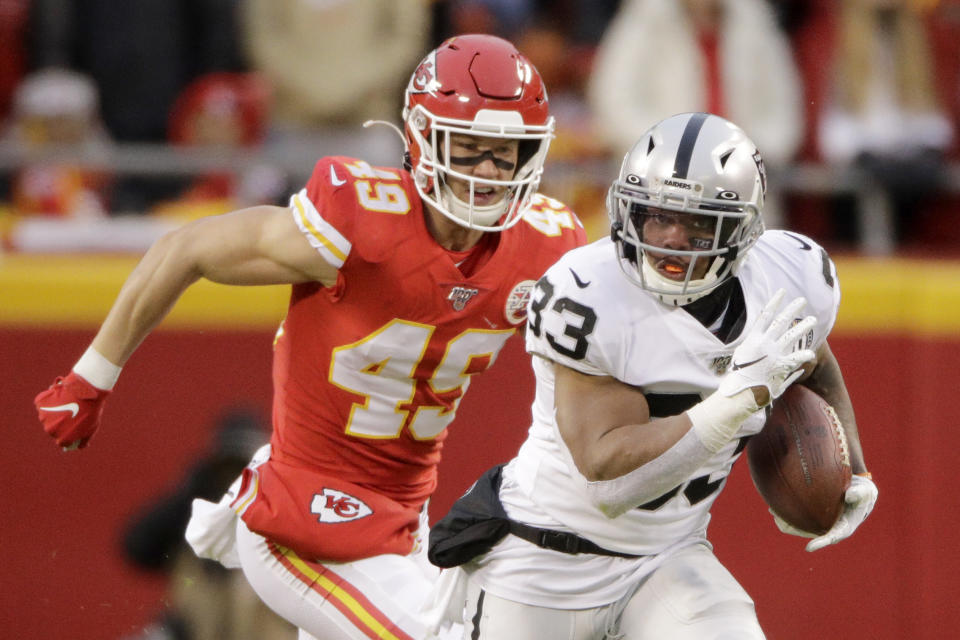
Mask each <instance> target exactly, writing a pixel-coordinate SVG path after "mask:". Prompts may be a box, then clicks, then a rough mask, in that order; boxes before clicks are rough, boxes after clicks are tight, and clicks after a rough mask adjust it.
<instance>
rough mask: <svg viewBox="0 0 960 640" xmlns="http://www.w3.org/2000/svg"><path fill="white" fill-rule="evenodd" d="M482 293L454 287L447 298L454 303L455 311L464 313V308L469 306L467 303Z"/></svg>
mask: <svg viewBox="0 0 960 640" xmlns="http://www.w3.org/2000/svg"><path fill="white" fill-rule="evenodd" d="M478 293H480V291H479V290H478V289H471V288H470V287H454V288H453V289H451V290H450V295H448V296H447V300H449V301H450V302H452V303H453V309H454V311H463V308H464V307H465V306H467V303H468V302H470V300H471V298H473V296H475V295H477V294H478Z"/></svg>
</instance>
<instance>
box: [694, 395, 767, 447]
mask: <svg viewBox="0 0 960 640" xmlns="http://www.w3.org/2000/svg"><path fill="white" fill-rule="evenodd" d="M758 409H759V407H758V406H757V401H756V398H754V397H753V391H751V390H750V389H744V390H743V391H740V392H738V393H735V394H733V395H732V396H729V397H727V396H724V395H721V394H720V393H719V392H717V393H713V394H711V395H710V396H708V397H707V398H705V399H704V400H703V401H702V402H700V403H698V404H695V405H693V406H692V407H690V409H688V410H687V417H688V418H690V422H691V423H693V431H694V433H696V434H697V437H698V438H700V442H702V443H703V446H704V447H706V448H707V449H709V450H710V451H712V452H713V453H716V452H717V451H720V449H722V448H723V447H724V446H725V445H726V444H727V443H728V442H730V440H731V439H732V438H733V436H734V435H736V433H737V431H738V430H739V429H740V425H742V424H743V422H744V420H746V419H747V418H749V417H750V416H751V415H753V413H754V412H755V411H757V410H758Z"/></svg>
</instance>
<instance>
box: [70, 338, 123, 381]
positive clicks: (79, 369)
mask: <svg viewBox="0 0 960 640" xmlns="http://www.w3.org/2000/svg"><path fill="white" fill-rule="evenodd" d="M120 369H121V367H118V366H117V365H115V364H113V363H112V362H110V361H109V360H107V359H106V358H104V357H103V355H101V353H100V352H99V351H97V350H96V349H94V348H93V347H90V348H88V349H87V350H86V351H85V352H84V354H83V355H82V356H80V359H79V360H77V364H75V365H73V372H74V373H75V374H77V375H78V376H80V377H81V378H83V379H84V380H86V381H87V382H89V383H90V384H92V385H93V386H95V387H96V388H97V389H100V390H102V391H110V390H111V389H113V385H115V384H116V383H117V378H119V377H120Z"/></svg>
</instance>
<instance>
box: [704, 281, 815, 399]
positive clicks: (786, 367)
mask: <svg viewBox="0 0 960 640" xmlns="http://www.w3.org/2000/svg"><path fill="white" fill-rule="evenodd" d="M784 294H785V292H784V290H783V289H780V290H779V291H777V292H776V293H775V294H774V296H773V298H771V299H770V302H768V303H767V306H765V307H764V308H763V311H762V312H761V313H760V317H759V318H757V320H756V322H754V323H753V326H752V327H750V329H749V330H748V331H747V334H746V336H745V337H744V339H743V342H742V343H741V344H740V346H738V347H737V348H736V350H734V352H733V359H732V360H731V362H730V368H729V369H728V370H727V373H726V374H725V375H724V376H723V378H722V379H721V380H720V388H719V389H718V391H719V392H720V394H721V395H724V396H727V397H731V396H734V395H736V394H737V393H739V392H741V391H743V390H744V389H749V388H751V387H766V388H767V390H768V391H769V392H770V400H773V399H774V398H778V397H780V394H782V393H783V392H784V390H786V388H787V387H789V386H790V383H792V382H793V381H794V380H796V379H797V378H798V377H800V375H801V374H802V373H803V368H802V365H803V363H805V362H809V361H811V360H813V359H814V358H815V357H816V354H815V353H814V352H813V351H812V350H811V349H797V346H798V344H799V343H800V339H801V338H802V337H803V336H804V335H806V334H807V332H808V331H810V329H812V328H813V326H814V325H815V324H816V323H817V321H816V318H814V317H813V316H807V317H805V318H804V319H803V320H801V321H800V322H798V323H797V324H795V325H793V326H792V327H791V326H790V323H791V322H792V321H793V320H794V318H796V317H797V314H799V313H800V310H801V309H803V307H804V306H806V304H807V301H806V299H805V298H803V297H800V298H796V299H794V300H793V301H792V302H791V303H790V304H788V305H787V306H786V307H784V309H783V311H781V312H780V313H779V314H778V315H777V316H776V317H774V314H775V313H777V309H779V308H780V303H781V302H782V301H783V296H784Z"/></svg>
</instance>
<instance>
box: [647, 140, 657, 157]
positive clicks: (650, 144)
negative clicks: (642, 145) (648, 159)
mask: <svg viewBox="0 0 960 640" xmlns="http://www.w3.org/2000/svg"><path fill="white" fill-rule="evenodd" d="M656 146H657V145H656V144H654V142H653V136H650V137H649V138H647V155H650V153H651V152H652V151H653V148H654V147H656Z"/></svg>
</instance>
